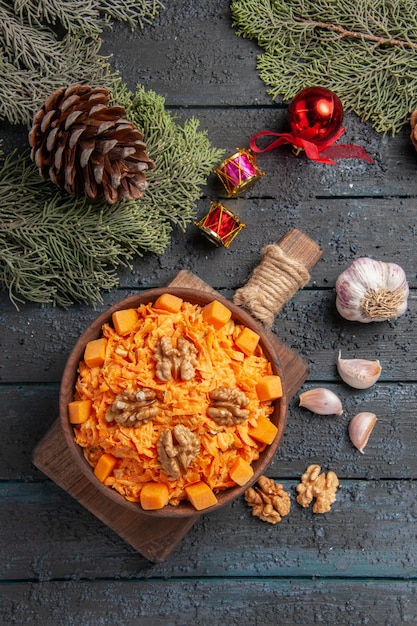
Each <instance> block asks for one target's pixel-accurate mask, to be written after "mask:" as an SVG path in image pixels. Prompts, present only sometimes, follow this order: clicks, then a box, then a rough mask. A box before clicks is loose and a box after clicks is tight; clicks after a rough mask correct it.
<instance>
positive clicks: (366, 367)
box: [337, 352, 382, 389]
mask: <svg viewBox="0 0 417 626" xmlns="http://www.w3.org/2000/svg"><path fill="white" fill-rule="evenodd" d="M341 354H342V353H341V352H339V356H338V359H337V371H338V372H339V376H340V378H341V379H342V380H343V381H344V382H345V383H346V384H347V385H349V386H350V387H354V389H369V387H372V385H374V384H375V383H376V381H377V380H378V378H379V377H380V375H381V372H382V367H381V364H380V362H379V361H378V360H376V361H367V360H366V359H342V356H341Z"/></svg>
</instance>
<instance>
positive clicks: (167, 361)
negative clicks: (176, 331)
mask: <svg viewBox="0 0 417 626" xmlns="http://www.w3.org/2000/svg"><path fill="white" fill-rule="evenodd" d="M154 359H155V361H156V375H157V377H158V378H159V380H163V381H165V382H166V381H168V380H172V379H174V380H177V379H179V380H192V379H193V378H194V376H195V366H196V365H197V348H196V347H195V345H194V344H193V343H192V342H191V341H188V339H186V338H185V337H183V336H180V337H178V341H177V347H176V348H174V346H173V345H172V340H171V337H162V338H161V339H160V340H159V342H158V344H157V346H156V348H155V351H154Z"/></svg>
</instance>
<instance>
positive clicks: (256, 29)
mask: <svg viewBox="0 0 417 626" xmlns="http://www.w3.org/2000/svg"><path fill="white" fill-rule="evenodd" d="M231 10H232V15H233V25H234V27H235V28H236V32H237V34H238V35H240V36H242V37H247V38H249V39H254V40H256V41H257V43H258V44H259V46H260V47H261V48H262V49H263V50H264V53H263V54H261V55H260V56H259V57H258V69H259V72H260V77H261V79H262V80H263V81H264V82H265V84H266V85H267V86H269V87H270V89H269V92H268V93H269V94H270V95H271V96H272V97H273V98H278V97H279V96H281V97H282V98H283V99H284V100H291V99H292V98H293V97H294V96H295V95H296V93H297V92H298V91H300V90H301V89H303V88H305V87H308V86H313V85H320V86H322V87H327V88H328V89H331V90H332V91H334V92H335V93H336V94H337V95H338V96H339V97H340V99H341V100H342V103H343V106H344V108H345V110H351V111H353V112H355V113H356V114H357V115H358V116H359V117H360V118H361V120H362V121H367V120H370V122H371V123H372V125H373V127H374V129H375V130H376V131H377V132H381V133H384V134H386V133H390V134H392V135H394V134H396V133H397V132H399V131H400V130H401V128H402V127H403V126H404V125H405V124H406V123H408V121H409V117H410V114H411V112H412V111H413V110H414V109H415V108H416V107H417V96H416V93H417V54H416V53H417V35H416V33H417V13H416V10H415V2H414V0H392V1H391V2H386V1H385V0H363V1H362V2H357V1H356V0H337V1H332V0H274V1H271V0H234V1H233V2H232V3H231Z"/></svg>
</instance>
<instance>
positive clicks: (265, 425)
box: [249, 415, 278, 445]
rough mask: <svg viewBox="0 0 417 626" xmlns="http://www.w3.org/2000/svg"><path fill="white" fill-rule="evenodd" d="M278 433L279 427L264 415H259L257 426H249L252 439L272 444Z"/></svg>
mask: <svg viewBox="0 0 417 626" xmlns="http://www.w3.org/2000/svg"><path fill="white" fill-rule="evenodd" d="M277 433H278V428H277V427H276V426H275V424H273V423H272V422H271V420H270V419H268V418H267V417H265V416H264V415H260V416H259V417H258V423H257V424H256V426H255V427H251V426H249V435H250V436H251V437H252V439H256V441H260V442H261V443H266V444H268V445H270V444H271V443H272V442H273V441H274V439H275V437H276V435H277Z"/></svg>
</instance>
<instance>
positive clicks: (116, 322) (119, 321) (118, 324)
mask: <svg viewBox="0 0 417 626" xmlns="http://www.w3.org/2000/svg"><path fill="white" fill-rule="evenodd" d="M111 318H112V321H113V326H114V329H115V331H116V333H117V334H118V335H121V336H123V335H127V334H128V333H130V331H131V330H132V328H133V327H134V326H135V324H136V323H137V321H138V312H137V311H136V309H123V310H122V311H115V312H114V313H113V315H112V316H111Z"/></svg>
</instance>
